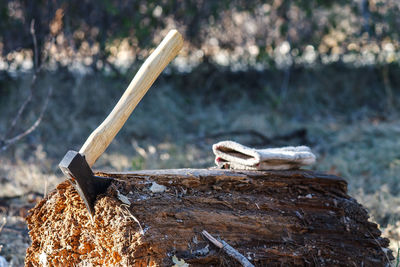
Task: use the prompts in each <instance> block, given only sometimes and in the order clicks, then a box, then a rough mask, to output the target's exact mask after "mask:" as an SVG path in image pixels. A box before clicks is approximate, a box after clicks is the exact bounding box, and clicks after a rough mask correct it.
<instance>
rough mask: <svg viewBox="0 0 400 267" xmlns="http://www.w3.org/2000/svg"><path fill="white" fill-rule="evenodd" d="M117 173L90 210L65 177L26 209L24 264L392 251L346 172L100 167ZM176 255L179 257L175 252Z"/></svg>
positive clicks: (331, 259) (326, 261)
mask: <svg viewBox="0 0 400 267" xmlns="http://www.w3.org/2000/svg"><path fill="white" fill-rule="evenodd" d="M97 174H98V175H102V176H109V177H114V178H115V181H114V182H113V183H112V185H111V186H110V187H109V189H108V191H107V193H106V194H105V195H102V196H99V197H98V199H97V202H96V206H95V210H96V213H95V216H94V219H93V221H91V220H90V218H89V214H88V212H87V211H86V208H85V206H84V204H83V202H82V201H81V199H80V197H79V195H78V194H77V193H76V192H75V190H74V188H73V187H72V186H70V184H69V183H68V182H64V183H61V184H60V185H59V186H58V187H57V189H56V190H55V191H53V192H52V193H51V194H49V196H48V197H47V198H46V199H44V200H43V201H42V202H41V203H39V204H38V205H37V206H36V207H35V208H33V209H32V210H31V212H30V215H29V216H28V217H27V222H28V227H29V229H30V237H31V239H32V245H31V246H30V247H29V248H28V250H27V256H26V261H25V262H26V265H27V266H37V265H40V264H41V265H44V264H48V265H50V266H53V265H63V264H69V265H72V264H76V265H85V264H86V265H89V264H92V265H116V266H133V265H134V266H171V265H173V264H174V263H173V259H175V260H176V259H180V260H184V261H185V262H186V263H188V264H190V266H205V265H206V266H211V265H214V266H221V265H222V266H235V265H238V262H237V261H236V260H234V259H233V258H230V257H229V256H228V255H227V254H225V253H223V252H222V251H221V249H220V248H218V247H216V246H214V245H213V244H212V243H210V242H209V240H207V239H206V238H204V237H203V235H202V234H201V233H202V231H203V230H206V231H207V232H208V233H210V234H212V235H213V236H214V237H216V238H219V239H220V240H224V241H225V242H226V243H228V244H229V245H230V246H232V247H233V248H235V249H236V250H237V251H238V252H239V253H240V254H242V255H244V256H245V257H246V258H247V259H248V260H249V261H250V262H251V263H252V264H254V265H255V266H275V265H276V266H281V265H284V266H288V265H290V266H296V265H299V266H304V265H310V266H314V265H318V266H354V265H355V266H372V265H374V266H384V265H386V264H387V263H388V262H389V260H391V259H393V256H392V253H391V251H390V250H389V249H387V246H388V243H389V241H388V240H387V239H385V238H382V237H381V236H380V235H381V233H380V231H379V230H378V228H377V225H376V224H374V223H372V222H369V221H368V213H367V211H366V210H365V209H364V208H363V207H362V206H361V205H360V204H358V203H357V201H356V200H354V199H353V198H351V197H350V196H348V195H347V183H346V181H345V180H343V179H341V178H339V177H336V176H331V175H325V174H320V173H315V172H312V171H305V170H292V171H231V170H217V169H208V170H206V169H178V170H151V171H148V170H147V171H137V172H129V173H104V172H101V173H97ZM174 256H175V257H174Z"/></svg>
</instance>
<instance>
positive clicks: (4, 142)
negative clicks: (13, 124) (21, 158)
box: [0, 87, 53, 151]
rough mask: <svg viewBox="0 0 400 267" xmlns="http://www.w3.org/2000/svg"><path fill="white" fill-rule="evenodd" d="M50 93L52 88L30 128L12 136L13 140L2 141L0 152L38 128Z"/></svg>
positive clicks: (50, 88) (50, 89) (51, 88)
mask: <svg viewBox="0 0 400 267" xmlns="http://www.w3.org/2000/svg"><path fill="white" fill-rule="evenodd" d="M52 92H53V87H49V90H48V92H47V97H46V100H45V103H44V105H43V108H42V110H41V111H40V115H39V117H38V118H37V119H36V121H35V122H34V123H33V124H32V126H31V127H29V128H28V129H27V130H26V131H24V132H22V133H20V134H18V135H16V136H14V137H13V138H10V139H7V140H5V141H3V146H2V147H1V148H0V150H2V151H4V150H6V149H7V148H8V147H9V146H10V145H12V144H14V143H15V142H17V141H19V140H21V139H22V138H24V137H25V136H27V135H28V134H30V133H31V132H33V131H34V130H35V129H36V128H37V127H38V126H39V124H40V122H41V121H42V119H43V115H44V112H45V111H46V109H47V105H48V104H49V99H50V96H51V94H52Z"/></svg>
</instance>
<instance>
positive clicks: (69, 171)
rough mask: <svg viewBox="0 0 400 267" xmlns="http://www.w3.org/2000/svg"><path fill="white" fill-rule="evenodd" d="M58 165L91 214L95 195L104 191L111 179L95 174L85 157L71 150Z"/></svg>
mask: <svg viewBox="0 0 400 267" xmlns="http://www.w3.org/2000/svg"><path fill="white" fill-rule="evenodd" d="M58 166H59V167H60V169H61V171H62V172H63V173H64V174H65V175H66V176H67V177H69V178H70V179H69V181H70V182H71V184H72V185H73V186H74V187H75V189H76V191H78V193H79V195H80V197H81V199H82V200H83V202H84V203H85V205H86V208H87V210H88V211H89V213H90V216H93V215H94V213H95V210H94V204H95V201H96V198H97V196H98V195H99V194H103V193H105V192H106V190H107V188H108V186H109V185H110V184H111V181H112V180H113V179H112V178H107V177H99V176H95V175H94V174H93V172H92V169H91V168H90V167H89V165H88V163H87V162H86V159H85V157H84V156H82V155H81V154H80V153H78V152H76V151H73V150H70V151H68V152H67V154H65V156H64V158H63V159H62V160H61V162H60V164H59V165H58Z"/></svg>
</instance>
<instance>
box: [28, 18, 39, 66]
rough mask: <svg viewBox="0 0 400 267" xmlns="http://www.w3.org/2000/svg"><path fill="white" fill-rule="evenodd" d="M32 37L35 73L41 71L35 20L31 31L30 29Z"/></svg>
mask: <svg viewBox="0 0 400 267" xmlns="http://www.w3.org/2000/svg"><path fill="white" fill-rule="evenodd" d="M30 32H31V35H32V41H33V49H34V51H33V62H34V66H33V67H34V70H35V73H36V72H37V71H38V69H39V66H38V65H39V52H38V46H37V39H36V31H35V20H34V19H33V20H32V21H31V29H30Z"/></svg>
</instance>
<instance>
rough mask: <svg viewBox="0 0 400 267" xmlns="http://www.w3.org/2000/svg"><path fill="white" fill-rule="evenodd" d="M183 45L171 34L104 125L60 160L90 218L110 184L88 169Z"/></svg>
mask: <svg viewBox="0 0 400 267" xmlns="http://www.w3.org/2000/svg"><path fill="white" fill-rule="evenodd" d="M182 45H183V39H182V36H181V35H180V33H179V32H178V31H176V30H171V31H170V32H169V33H168V34H167V36H166V37H165V38H164V40H163V41H162V42H161V43H160V45H159V46H158V47H157V48H156V49H155V50H154V52H153V53H152V54H151V55H150V56H149V57H148V58H147V59H146V61H145V62H144V63H143V65H142V66H141V67H140V69H139V71H138V72H137V73H136V75H135V77H134V78H133V79H132V81H131V83H130V84H129V86H128V88H127V89H126V90H125V92H124V94H123V95H122V97H121V99H120V100H119V101H118V103H117V105H116V106H115V107H114V109H113V110H112V111H111V113H110V114H109V115H108V117H107V118H106V119H105V120H104V121H103V123H102V124H100V126H99V127H97V129H96V130H94V131H93V132H92V133H91V134H90V136H89V137H88V139H87V140H86V142H85V143H84V144H83V146H82V148H81V149H80V150H79V152H76V151H72V150H70V151H68V152H67V154H66V155H65V156H64V158H63V159H62V160H61V162H60V164H59V167H60V169H61V171H62V172H63V173H64V174H65V175H66V176H67V177H68V178H69V181H70V182H71V183H72V185H73V186H74V187H75V189H76V190H77V191H78V193H79V195H80V197H81V198H82V200H83V201H84V202H85V205H86V208H87V209H88V211H89V213H90V215H91V216H93V215H94V212H95V211H94V204H95V201H96V197H97V196H98V195H99V194H102V193H104V192H105V191H106V190H107V188H108V186H109V185H110V183H111V181H112V180H113V179H112V178H107V177H98V176H95V175H94V174H93V172H92V170H91V166H92V165H93V164H94V163H95V162H96V160H97V159H98V157H99V156H100V155H101V154H103V152H104V150H106V148H107V147H108V145H109V144H110V143H111V141H112V140H113V139H114V137H115V136H116V135H117V133H118V132H119V130H120V129H121V128H122V126H123V125H124V123H125V122H126V120H127V119H128V117H129V115H130V114H131V113H132V111H133V110H134V109H135V107H136V105H137V104H138V103H139V101H140V100H141V99H142V97H143V96H144V95H145V94H146V92H147V90H148V89H149V88H150V86H151V85H152V84H153V82H154V81H155V79H156V78H157V77H158V76H159V75H160V73H161V72H162V70H163V69H164V68H165V67H166V66H167V65H168V63H169V62H171V60H172V59H174V58H175V56H176V55H177V54H178V52H179V51H180V50H181V48H182Z"/></svg>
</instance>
